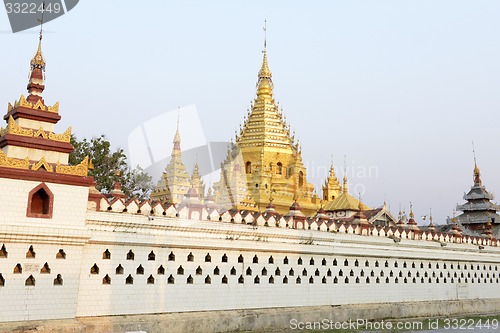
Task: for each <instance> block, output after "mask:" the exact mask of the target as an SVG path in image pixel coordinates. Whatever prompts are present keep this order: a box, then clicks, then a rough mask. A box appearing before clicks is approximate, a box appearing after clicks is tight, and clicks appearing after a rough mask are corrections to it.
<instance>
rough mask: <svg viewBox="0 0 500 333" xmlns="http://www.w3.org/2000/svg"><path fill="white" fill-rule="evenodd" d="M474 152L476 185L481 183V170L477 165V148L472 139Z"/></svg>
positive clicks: (474, 178)
mask: <svg viewBox="0 0 500 333" xmlns="http://www.w3.org/2000/svg"><path fill="white" fill-rule="evenodd" d="M472 154H473V156H474V174H473V180H474V184H475V185H481V184H482V181H481V170H479V167H478V166H477V161H476V150H475V148H474V141H472Z"/></svg>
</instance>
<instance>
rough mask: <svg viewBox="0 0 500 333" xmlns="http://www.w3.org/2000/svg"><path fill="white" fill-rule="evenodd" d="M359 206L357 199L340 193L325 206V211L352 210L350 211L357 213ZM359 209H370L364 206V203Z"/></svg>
mask: <svg viewBox="0 0 500 333" xmlns="http://www.w3.org/2000/svg"><path fill="white" fill-rule="evenodd" d="M359 204H360V202H359V201H358V199H356V198H355V197H353V196H352V195H350V194H349V193H347V192H343V193H341V194H340V195H339V196H338V197H336V198H335V199H334V200H333V201H330V202H328V203H327V204H326V205H325V208H324V209H325V211H327V212H328V211H330V212H331V211H337V210H352V211H358V210H359ZM361 209H362V210H363V211H366V210H371V208H370V207H368V206H367V205H365V204H364V203H361Z"/></svg>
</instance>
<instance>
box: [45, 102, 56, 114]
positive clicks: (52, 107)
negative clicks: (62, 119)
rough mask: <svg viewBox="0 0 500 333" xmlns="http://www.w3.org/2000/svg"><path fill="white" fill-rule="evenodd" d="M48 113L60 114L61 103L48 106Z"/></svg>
mask: <svg viewBox="0 0 500 333" xmlns="http://www.w3.org/2000/svg"><path fill="white" fill-rule="evenodd" d="M47 111H49V112H54V113H59V102H57V103H56V104H54V105H53V106H47Z"/></svg>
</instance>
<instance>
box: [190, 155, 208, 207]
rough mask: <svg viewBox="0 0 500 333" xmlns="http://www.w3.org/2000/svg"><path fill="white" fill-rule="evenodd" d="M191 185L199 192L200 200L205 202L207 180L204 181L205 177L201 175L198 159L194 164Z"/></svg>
mask: <svg viewBox="0 0 500 333" xmlns="http://www.w3.org/2000/svg"><path fill="white" fill-rule="evenodd" d="M191 186H192V187H193V188H194V189H195V190H196V193H197V194H198V196H199V198H200V201H202V202H203V200H204V198H205V182H204V181H203V178H201V176H200V168H199V166H198V161H196V164H195V165H194V169H193V174H192V176H191Z"/></svg>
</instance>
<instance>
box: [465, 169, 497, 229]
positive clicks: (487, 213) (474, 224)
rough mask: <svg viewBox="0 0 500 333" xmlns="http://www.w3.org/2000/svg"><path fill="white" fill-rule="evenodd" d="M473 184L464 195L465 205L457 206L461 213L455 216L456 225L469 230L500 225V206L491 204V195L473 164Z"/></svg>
mask: <svg viewBox="0 0 500 333" xmlns="http://www.w3.org/2000/svg"><path fill="white" fill-rule="evenodd" d="M473 182H474V185H472V187H471V189H470V190H469V192H468V193H466V194H465V195H464V199H465V200H467V202H466V203H464V204H462V205H458V206H457V210H460V211H462V212H463V213H462V214H461V215H459V216H457V220H458V223H459V224H461V225H463V226H466V227H467V228H469V229H471V230H483V229H486V226H487V224H488V223H491V224H492V225H493V227H495V226H496V225H499V224H500V215H498V214H497V211H499V210H500V206H498V205H497V204H495V203H493V202H491V200H493V198H494V197H493V194H491V193H490V192H488V191H487V190H486V188H485V187H484V185H483V182H482V180H481V171H480V170H479V167H478V166H477V163H474V173H473Z"/></svg>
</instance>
